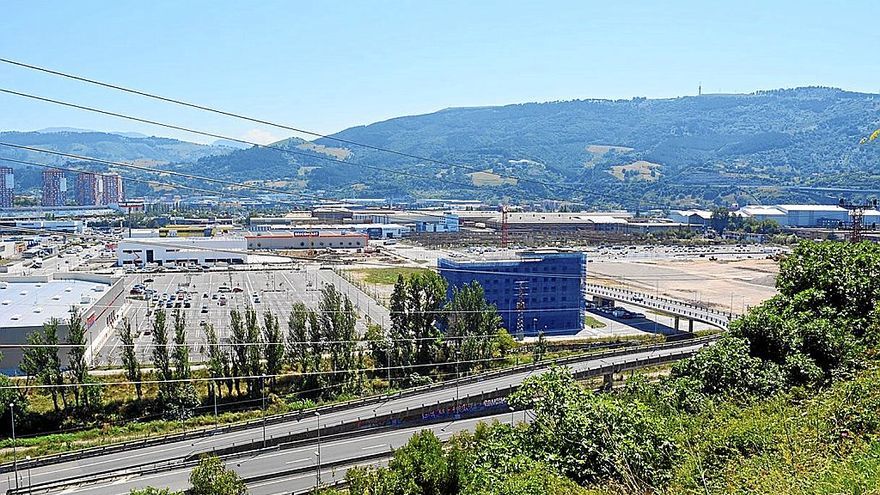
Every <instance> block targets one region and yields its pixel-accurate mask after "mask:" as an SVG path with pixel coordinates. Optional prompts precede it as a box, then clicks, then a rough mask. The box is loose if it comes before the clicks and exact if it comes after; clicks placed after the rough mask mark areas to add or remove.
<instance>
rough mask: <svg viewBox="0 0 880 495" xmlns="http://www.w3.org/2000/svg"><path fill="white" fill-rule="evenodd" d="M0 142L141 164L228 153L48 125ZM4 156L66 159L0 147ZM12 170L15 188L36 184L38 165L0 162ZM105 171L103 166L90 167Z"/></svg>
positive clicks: (156, 139)
mask: <svg viewBox="0 0 880 495" xmlns="http://www.w3.org/2000/svg"><path fill="white" fill-rule="evenodd" d="M0 142H6V143H12V144H18V145H24V146H32V147H35V148H44V149H50V150H53V151H59V152H63V153H72V154H77V155H83V156H90V157H94V158H98V159H101V160H108V161H121V162H136V163H138V164H140V165H145V166H160V165H167V164H170V163H178V162H187V163H192V162H196V161H198V160H199V159H201V158H204V157H208V156H214V155H218V154H224V153H229V152H230V151H231V150H230V149H229V148H225V147H215V146H206V145H202V144H195V143H190V142H186V141H179V140H176V139H169V138H161V137H151V136H142V135H138V134H136V133H133V134H132V135H122V134H119V133H107V132H96V131H90V130H84V129H70V128H50V129H44V130H42V131H38V132H0ZM4 157H8V158H13V159H17V160H24V161H30V162H36V163H43V164H49V165H62V164H65V163H67V162H68V161H70V160H68V159H66V158H64V157H59V156H52V155H47V154H45V153H39V152H30V151H26V150H18V149H13V148H8V147H3V146H0V159H2V158H4ZM0 164H3V165H9V166H11V167H13V168H14V169H16V182H17V185H16V188H17V189H20V190H24V189H27V188H29V187H37V186H39V185H40V173H41V171H42V169H40V168H39V167H28V166H25V165H20V164H15V163H10V162H2V160H0ZM92 168H96V169H98V170H106V169H107V167H105V166H93V167H92Z"/></svg>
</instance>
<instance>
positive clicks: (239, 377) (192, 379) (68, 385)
mask: <svg viewBox="0 0 880 495" xmlns="http://www.w3.org/2000/svg"><path fill="white" fill-rule="evenodd" d="M507 359H508V358H506V357H491V358H483V359H470V360H460V361H446V362H442V363H425V364H410V365H401V366H385V367H375V368H345V369H341V370H340V369H337V370H326V371H302V372H297V373H275V374H265V373H264V374H259V375H236V376H218V377H190V378H172V379H169V380H141V381H130V380H126V381H113V382H83V383H64V384H58V385H42V384H34V385H26V386H22V385H7V386H2V387H0V390H29V389H44V388H45V389H52V388H71V387H110V386H116V385H135V384H141V385H157V384H162V383H193V382H216V381H223V380H257V379H266V378H281V377H285V376H290V377H296V376H320V375H337V374H344V373H364V372H381V371H388V370H409V369H413V368H433V367H438V368H439V367H443V366H449V365H456V364H475V363H485V362H492V361H505V360H507Z"/></svg>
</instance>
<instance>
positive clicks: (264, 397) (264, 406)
mask: <svg viewBox="0 0 880 495" xmlns="http://www.w3.org/2000/svg"><path fill="white" fill-rule="evenodd" d="M260 393H261V394H262V395H263V397H262V401H263V448H264V449H265V448H266V387H265V377H264V376H261V377H260Z"/></svg>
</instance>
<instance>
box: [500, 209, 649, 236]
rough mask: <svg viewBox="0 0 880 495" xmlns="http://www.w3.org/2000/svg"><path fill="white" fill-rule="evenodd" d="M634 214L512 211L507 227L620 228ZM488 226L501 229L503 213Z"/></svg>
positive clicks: (524, 229) (521, 229) (527, 229)
mask: <svg viewBox="0 0 880 495" xmlns="http://www.w3.org/2000/svg"><path fill="white" fill-rule="evenodd" d="M632 216H633V215H632V214H631V213H627V212H624V211H609V212H583V213H546V212H512V213H508V214H507V228H508V229H510V231H513V232H530V231H547V230H552V231H556V232H575V231H581V230H591V231H595V230H618V229H619V228H620V226H621V225H622V224H623V223H625V222H626V221H628V220H629V219H630V218H632ZM486 226H487V227H490V228H493V229H495V230H500V229H501V215H500V214H496V215H494V216H493V218H491V219H490V220H488V221H486Z"/></svg>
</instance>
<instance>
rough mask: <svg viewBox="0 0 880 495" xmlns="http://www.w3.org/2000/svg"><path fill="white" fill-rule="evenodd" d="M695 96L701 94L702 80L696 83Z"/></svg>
mask: <svg viewBox="0 0 880 495" xmlns="http://www.w3.org/2000/svg"><path fill="white" fill-rule="evenodd" d="M697 96H703V81H700V82H699V83H697Z"/></svg>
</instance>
